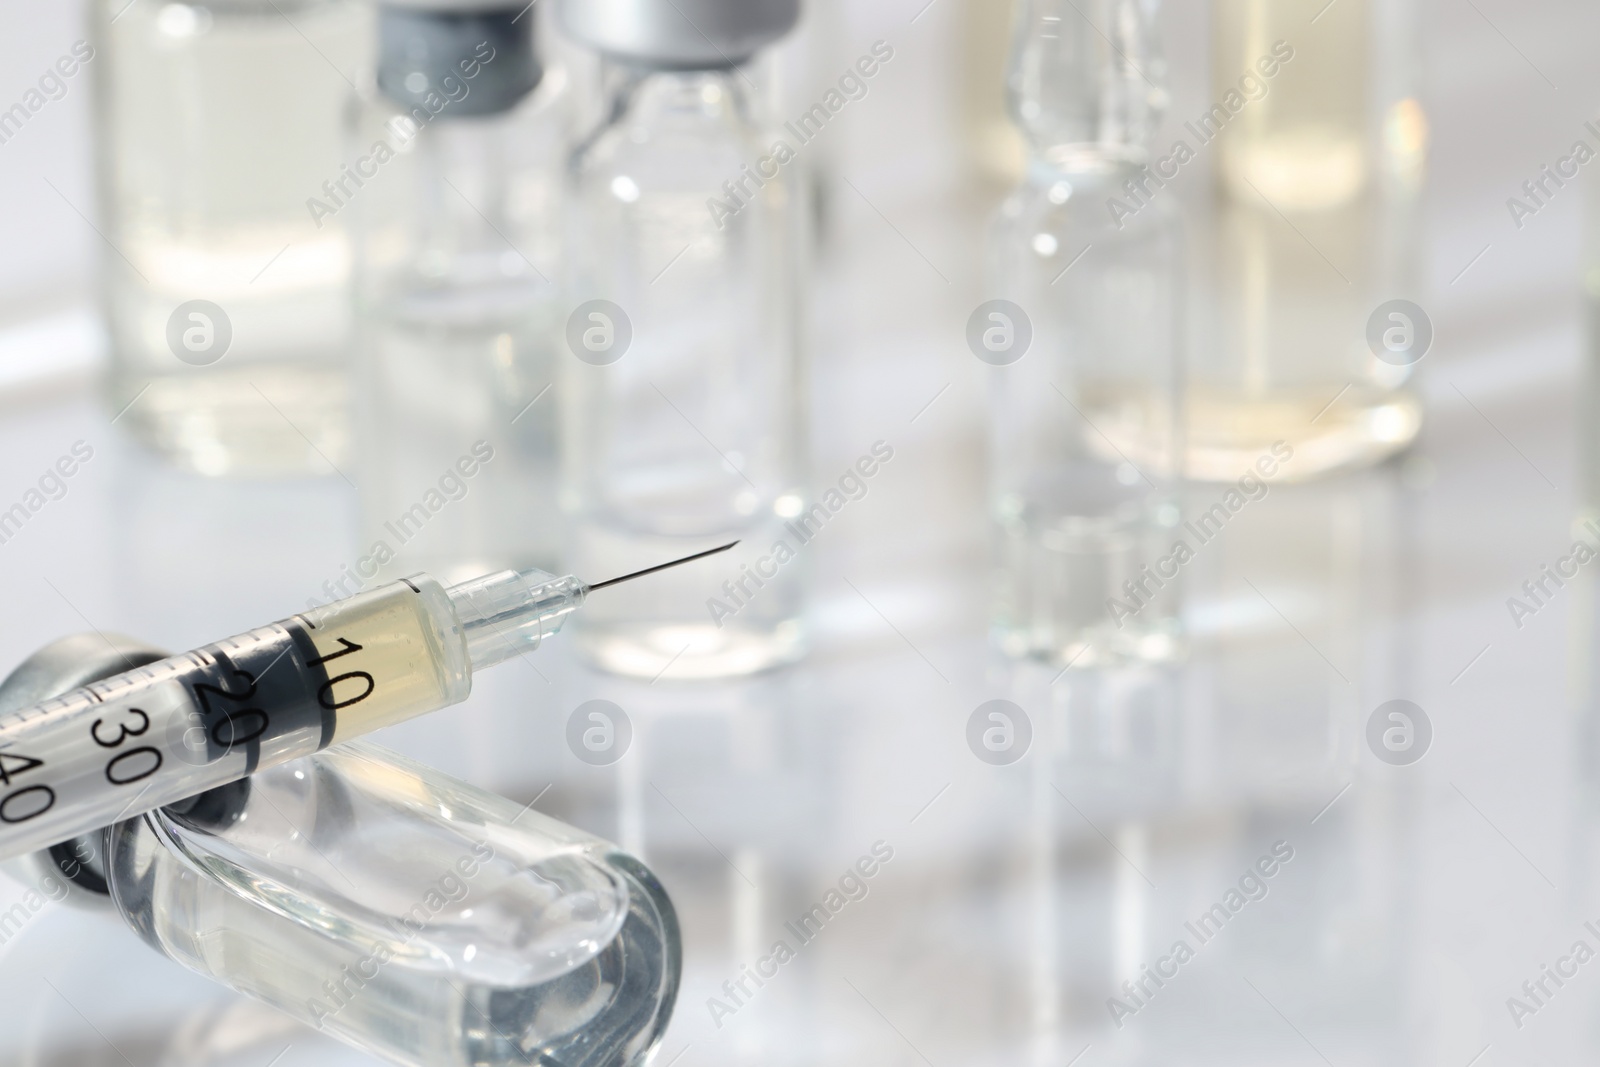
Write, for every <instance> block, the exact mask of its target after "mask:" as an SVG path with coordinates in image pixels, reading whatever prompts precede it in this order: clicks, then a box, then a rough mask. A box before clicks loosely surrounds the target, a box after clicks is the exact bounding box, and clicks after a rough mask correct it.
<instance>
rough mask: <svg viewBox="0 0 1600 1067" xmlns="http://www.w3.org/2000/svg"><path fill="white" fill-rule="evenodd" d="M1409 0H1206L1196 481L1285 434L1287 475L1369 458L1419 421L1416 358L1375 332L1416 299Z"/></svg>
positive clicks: (1415, 126) (1422, 145)
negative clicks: (1208, 200) (1206, 180)
mask: <svg viewBox="0 0 1600 1067" xmlns="http://www.w3.org/2000/svg"><path fill="white" fill-rule="evenodd" d="M1411 6H1412V5H1411V4H1410V3H1409V0H1397V2H1394V3H1389V2H1383V3H1379V2H1376V0H1357V2H1355V3H1342V2H1341V3H1339V4H1334V5H1332V6H1329V7H1327V8H1326V9H1325V10H1321V11H1320V12H1319V9H1320V8H1322V5H1321V4H1317V3H1311V2H1306V3H1299V2H1294V3H1267V2H1265V0H1214V3H1213V4H1212V16H1213V26H1212V33H1213V47H1212V96H1213V103H1214V106H1212V107H1211V108H1210V110H1209V111H1208V112H1206V114H1205V115H1198V116H1187V117H1186V118H1188V120H1189V121H1187V122H1186V123H1185V125H1184V127H1183V129H1182V130H1181V131H1180V133H1181V135H1182V136H1183V137H1184V139H1186V140H1187V141H1188V142H1189V143H1190V144H1192V145H1194V147H1195V148H1196V150H1197V151H1199V152H1209V153H1210V154H1211V156H1210V159H1209V161H1208V164H1209V166H1210V168H1211V170H1212V180H1213V182H1214V194H1215V203H1216V217H1215V219H1214V222H1213V225H1214V227H1215V234H1214V238H1213V242H1212V243H1213V245H1214V248H1213V250H1212V253H1211V255H1212V260H1213V263H1212V269H1211V270H1209V271H1208V272H1207V277H1208V278H1209V279H1210V281H1209V286H1208V288H1210V289H1211V290H1212V293H1213V296H1214V300H1213V301H1212V303H1214V304H1215V306H1216V308H1217V311H1216V314H1217V316H1218V317H1217V321H1216V322H1215V323H1214V324H1209V328H1208V329H1207V331H1206V333H1207V335H1208V337H1207V343H1206V344H1204V345H1201V346H1199V347H1200V351H1199V352H1198V353H1197V358H1196V359H1195V360H1194V361H1193V363H1192V381H1191V391H1190V399H1189V412H1188V424H1189V446H1188V447H1189V471H1190V474H1191V475H1193V476H1194V477H1196V478H1201V479H1207V480H1223V481H1225V480H1231V479H1234V478H1237V477H1238V476H1239V474H1240V473H1241V472H1242V471H1244V470H1246V469H1248V468H1249V467H1250V465H1251V464H1253V463H1254V462H1255V461H1256V460H1257V459H1258V458H1259V457H1260V456H1261V455H1262V454H1264V453H1265V452H1267V451H1268V450H1269V449H1270V448H1271V447H1272V445H1273V444H1274V443H1275V442H1278V441H1283V442H1285V443H1287V444H1288V445H1289V446H1290V448H1292V449H1293V451H1294V459H1293V460H1292V461H1291V462H1290V463H1289V464H1287V465H1286V467H1285V475H1286V476H1287V477H1291V478H1295V477H1306V476H1309V475H1314V474H1318V473H1322V472H1324V471H1330V470H1335V469H1339V468H1344V467H1350V466H1361V465H1365V464H1370V463H1373V462H1377V461H1378V460H1381V459H1382V458H1384V457H1385V456H1388V455H1391V454H1393V453H1394V452H1397V451H1399V450H1400V449H1403V448H1404V447H1406V446H1407V445H1408V444H1410V443H1411V441H1412V440H1414V439H1415V437H1416V435H1417V433H1418V432H1419V430H1420V428H1421V425H1422V409H1421V405H1420V403H1419V402H1418V400H1417V398H1416V396H1415V395H1414V393H1413V392H1412V390H1411V389H1410V388H1409V383H1410V381H1411V378H1412V376H1413V373H1414V368H1413V367H1412V366H1410V365H1395V364H1393V363H1391V362H1387V361H1385V360H1380V359H1379V358H1377V357H1376V356H1375V355H1374V353H1373V352H1372V350H1371V349H1370V347H1369V344H1368V340H1367V323H1368V319H1369V317H1370V316H1371V315H1372V314H1373V313H1374V312H1375V311H1376V310H1377V308H1378V307H1379V306H1380V305H1381V304H1383V303H1385V302H1387V301H1389V300H1393V299H1403V298H1408V297H1414V295H1415V294H1414V291H1413V290H1414V279H1415V277H1416V276H1417V272H1416V267H1415V264H1414V262H1413V259H1414V256H1415V252H1414V249H1415V246H1416V232H1415V225H1416V223H1415V215H1416V212H1415V202H1416V199H1417V195H1418V193H1419V192H1420V189H1421V184H1422V180H1423V177H1424V170H1425V161H1426V149H1427V123H1426V119H1425V117H1424V113H1423V111H1422V108H1421V106H1420V104H1419V103H1418V101H1417V99H1416V95H1415V92H1414V82H1415V80H1416V72H1415V69H1414V67H1415V62H1416V56H1415V48H1414V47H1413V46H1412V41H1411V37H1410V29H1411V23H1410V19H1411ZM1313 16H1314V17H1315V20H1316V21H1315V24H1314V25H1312V24H1311V19H1312V18H1313Z"/></svg>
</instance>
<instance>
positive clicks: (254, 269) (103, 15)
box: [89, 0, 369, 475]
mask: <svg viewBox="0 0 1600 1067" xmlns="http://www.w3.org/2000/svg"><path fill="white" fill-rule="evenodd" d="M93 11H94V14H93V19H94V40H95V44H96V50H97V56H96V58H95V60H94V62H93V63H91V64H89V65H90V66H91V67H92V68H93V72H94V75H95V78H96V83H97V90H96V91H97V123H98V127H97V134H96V143H97V145H98V148H99V159H98V168H99V198H100V225H101V228H102V230H103V235H104V237H105V238H106V242H107V244H108V245H109V248H108V249H107V250H106V253H105V255H104V256H103V257H102V271H101V274H102V278H101V286H102V304H103V309H104V314H105V318H106V322H107V326H108V329H109V332H110V339H111V367H110V375H109V378H108V388H109V400H110V403H111V406H112V408H113V409H114V410H115V411H117V412H120V413H121V414H120V417H119V420H118V421H119V422H121V423H123V424H124V425H126V426H127V427H129V429H130V430H131V431H132V432H133V433H134V434H136V435H137V436H138V437H140V438H141V439H143V440H144V441H146V442H147V443H149V444H150V445H152V446H153V447H154V448H156V449H157V450H158V451H160V452H162V453H164V454H166V455H167V456H169V457H171V458H172V459H174V460H176V461H177V462H178V463H180V464H182V465H184V466H186V467H189V468H192V469H194V470H197V471H200V472H202V473H205V474H213V475H222V474H244V475H287V474H298V473H314V474H329V473H331V470H330V466H329V465H330V464H334V465H338V464H340V463H342V462H343V460H344V457H345V455H346V453H347V452H348V449H349V427H348V413H347V404H348V388H347V381H346V374H347V371H348V364H347V360H348V349H349V340H350V322H349V319H350V315H349V276H350V249H349V244H348V241H347V239H346V234H345V229H344V226H343V222H344V220H343V219H342V218H331V219H325V220H320V221H319V220H318V219H317V218H316V217H315V215H314V214H312V213H311V212H310V211H308V207H307V198H308V197H312V196H315V195H318V191H319V190H320V189H321V187H322V183H323V182H325V181H327V180H329V179H330V178H335V177H337V176H338V170H339V163H340V142H341V120H340V115H341V112H342V105H343V102H344V100H345V96H346V94H347V92H348V86H347V84H346V78H347V77H348V76H353V75H354V73H355V72H357V71H359V70H360V69H361V67H362V65H363V64H364V63H365V55H366V52H365V49H366V44H367V37H368V36H369V34H368V32H367V30H366V23H367V16H366V15H364V14H363V9H362V6H361V5H360V4H358V3H354V2H352V0H294V2H283V3H277V4H274V3H271V2H268V0H208V2H205V3H193V4H190V3H158V4H128V3H125V2H124V0H97V2H96V3H95V4H94V6H93ZM329 57H333V60H330V58H329Z"/></svg>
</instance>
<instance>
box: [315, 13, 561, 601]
mask: <svg viewBox="0 0 1600 1067" xmlns="http://www.w3.org/2000/svg"><path fill="white" fill-rule="evenodd" d="M541 17H542V14H541V11H540V10H539V9H537V8H534V9H529V8H528V7H527V5H526V4H525V3H517V4H510V5H498V6H497V5H489V6H485V5H483V4H481V3H479V4H465V5H463V4H460V3H450V2H448V0H439V2H437V3H431V4H412V3H408V4H404V5H400V4H393V5H390V4H381V5H379V7H378V15H377V31H378V33H377V38H378V64H377V84H376V89H375V91H374V92H372V93H371V94H370V95H369V96H368V97H367V98H366V99H364V100H363V101H362V102H361V103H360V105H359V106H358V108H357V110H356V118H355V123H354V127H353V132H352V135H351V137H350V140H349V146H348V149H347V151H346V156H347V160H346V162H347V163H348V175H347V176H346V177H344V178H341V181H340V183H339V185H338V188H336V189H335V190H334V191H333V195H334V196H335V197H336V198H339V199H340V200H341V202H342V204H343V205H345V206H347V207H348V209H349V212H350V214H351V215H352V216H353V217H354V218H355V219H356V220H357V221H356V234H357V240H356V251H357V267H356V270H357V292H358V307H359V314H358V320H357V326H358V334H359V354H358V360H357V362H358V366H357V375H356V382H357V384H358V389H357V395H356V413H357V425H358V427H359V428H360V430H361V447H360V457H359V458H360V471H361V478H360V482H361V490H362V493H361V508H362V519H363V521H362V526H363V544H364V545H372V546H373V549H374V552H373V556H372V558H374V559H389V558H390V557H392V559H393V562H392V563H386V564H384V565H382V566H380V567H379V568H378V569H379V571H380V573H387V574H390V575H391V576H394V575H399V574H403V573H408V572H410V571H412V570H417V569H425V570H427V571H428V572H429V573H432V574H436V575H439V576H442V577H444V578H446V579H447V580H457V579H461V578H466V577H470V576H471V575H474V574H479V573H482V572H483V571H485V570H493V569H495V568H499V567H512V568H517V569H523V568H527V567H541V568H547V569H555V568H556V566H557V563H558V560H559V557H560V533H561V526H560V503H559V499H558V491H557V478H558V476H559V439H560V430H559V420H560V400H559V393H560V389H559V386H558V385H557V383H556V360H557V350H558V346H559V345H560V344H562V335H563V328H564V323H565V318H566V312H565V310H564V309H563V307H562V301H561V295H560V284H559V278H560V272H561V223H560V219H561V210H562V203H563V193H562V190H563V177H562V176H563V159H564V153H565V148H566V143H567V140H568V124H569V121H570V119H569V107H570V104H571V96H572V94H571V91H570V86H569V81H568V77H567V73H566V71H565V70H564V69H563V68H562V67H560V66H559V65H558V66H551V67H546V66H545V64H544V63H543V62H542V61H541V59H540V55H539V51H538V42H539V37H540V34H539V32H538V30H537V27H538V23H539V20H540V18H541ZM341 210H342V208H341ZM379 545H382V546H384V548H386V549H387V550H388V551H387V552H383V551H382V550H380V549H379V548H378V546H379Z"/></svg>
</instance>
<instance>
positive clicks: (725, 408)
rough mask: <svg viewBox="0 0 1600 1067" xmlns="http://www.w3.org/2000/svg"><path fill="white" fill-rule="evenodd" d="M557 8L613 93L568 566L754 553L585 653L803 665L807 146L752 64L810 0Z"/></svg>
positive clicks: (576, 201)
mask: <svg viewBox="0 0 1600 1067" xmlns="http://www.w3.org/2000/svg"><path fill="white" fill-rule="evenodd" d="M558 13H559V15H560V18H561V21H562V25H563V26H564V28H565V29H566V31H567V33H568V34H569V35H570V36H571V37H572V38H574V39H575V40H577V41H578V42H579V43H580V44H583V45H586V46H588V47H590V48H592V49H594V50H595V51H596V52H598V53H599V54H600V56H601V57H602V61H603V66H602V79H603V82H604V92H605V94H606V105H605V108H604V117H603V118H602V119H601V121H600V122H599V123H598V124H597V125H596V126H595V128H594V129H593V130H592V131H590V132H589V133H588V134H586V135H585V136H584V137H582V138H581V139H580V141H579V142H578V145H577V147H576V148H575V150H574V151H573V154H572V160H571V180H572V197H573V204H572V211H571V213H570V219H571V225H572V231H571V232H572V237H571V239H570V240H569V242H568V247H569V255H568V260H567V262H568V269H569V279H570V283H569V288H570V292H571V299H572V300H573V301H574V303H575V305H576V307H575V311H574V314H573V316H572V317H571V318H570V319H569V323H568V345H569V347H570V348H571V349H572V352H573V355H574V357H575V358H570V359H567V360H565V361H564V363H563V370H564V373H563V387H564V389H565V392H564V395H563V397H562V401H563V405H564V412H565V417H564V419H563V431H564V434H565V437H564V448H563V454H562V461H563V464H564V469H565V472H566V477H565V478H564V482H563V486H564V502H565V506H566V507H567V508H568V509H569V511H570V513H571V515H572V518H573V522H572V523H571V528H570V531H569V544H570V553H569V555H568V557H567V559H568V562H569V563H571V564H572V565H574V566H577V567H580V568H589V567H599V568H602V569H605V568H609V567H611V566H614V565H616V564H617V563H618V562H620V561H621V560H622V559H625V558H633V557H636V556H637V555H638V554H641V553H642V554H646V555H650V554H655V553H658V552H660V553H666V554H668V555H671V554H674V553H676V552H677V551H678V550H679V549H680V548H681V547H682V546H684V545H686V544H688V543H690V542H693V541H697V540H701V539H705V538H713V539H717V540H726V539H730V538H733V537H739V538H742V539H743V540H744V541H745V549H746V550H745V551H743V552H741V553H739V554H738V555H737V556H735V557H732V558H730V559H729V561H728V562H727V563H726V564H725V565H724V566H723V568H722V574H721V575H719V576H718V577H719V581H717V582H713V583H711V584H710V586H709V587H708V586H707V585H706V584H704V583H700V582H696V581H682V580H679V581H669V582H666V583H662V584H660V585H658V586H656V587H655V588H652V589H650V590H646V591H644V592H643V593H642V594H641V593H640V592H639V590H637V589H634V590H632V591H631V592H630V593H629V594H626V595H624V596H621V597H618V598H616V599H615V600H614V601H612V602H610V603H608V604H606V605H603V606H602V607H601V609H600V610H598V611H596V612H594V613H592V614H591V616H590V617H589V618H588V619H586V620H585V622H584V623H583V624H582V625H581V627H580V628H579V631H578V633H577V635H576V636H577V638H578V644H579V647H580V648H581V649H582V650H583V651H584V652H585V654H586V655H588V656H589V657H590V658H591V659H592V660H593V661H595V662H596V663H598V664H599V665H600V666H601V667H604V668H606V669H608V670H612V671H616V672H618V673H622V674H628V675H633V676H640V677H645V678H656V677H660V676H662V675H663V673H667V675H668V676H669V677H670V678H677V679H682V678H710V677H726V676H731V675H740V674H748V673H751V672H754V671H759V670H763V669H765V668H768V667H772V666H775V665H777V664H781V663H785V662H789V661H792V660H794V659H797V658H799V657H800V656H801V655H802V654H803V653H804V651H805V646H806V641H805V632H804V626H803V622H802V617H801V616H802V593H803V588H804V570H805V567H806V560H805V558H804V557H805V552H804V549H803V547H802V546H803V545H804V543H805V542H806V541H808V540H809V539H810V537H811V535H812V534H814V533H815V532H816V530H817V529H818V528H819V526H820V524H821V523H822V522H825V521H827V515H828V512H827V510H826V509H820V510H821V516H820V517H817V516H813V515H810V514H808V513H807V508H808V507H810V503H809V502H807V501H806V500H805V497H804V495H803V494H804V478H803V472H802V459H801V457H802V455H803V452H804V450H803V446H802V424H803V415H804V410H805V404H804V399H803V398H804V396H805V392H806V390H805V380H804V375H803V373H802V368H801V353H800V325H799V324H800V319H801V312H800V307H801V288H802V284H801V270H800V266H801V261H802V245H803V233H804V230H805V224H804V212H803V211H802V204H801V199H802V190H803V189H804V185H805V183H804V182H803V181H801V180H798V179H799V175H798V174H797V173H796V170H797V169H798V168H799V167H802V166H803V165H804V163H803V158H802V156H803V153H804V152H805V148H804V146H803V145H797V144H794V143H793V141H794V139H793V137H792V136H790V137H788V142H789V143H788V145H787V146H786V147H785V148H783V149H781V150H780V149H778V148H776V147H775V142H776V141H777V139H778V137H779V134H777V133H776V132H771V133H769V132H768V131H767V129H766V126H765V123H764V121H763V119H762V116H761V112H762V111H763V110H764V109H763V106H762V104H763V101H762V100H761V97H762V96H763V95H764V93H763V91H762V90H761V89H760V88H759V87H758V85H757V78H758V77H760V74H759V72H758V71H756V69H755V68H754V67H753V66H752V65H751V62H750V61H751V60H752V59H753V58H754V57H755V56H756V55H757V54H758V53H759V52H760V51H761V49H763V48H765V47H767V46H768V45H771V44H772V43H774V42H775V41H777V40H778V39H779V38H781V37H783V36H784V35H785V34H786V33H788V32H789V30H790V29H791V28H792V27H793V26H794V23H795V21H796V19H797V18H798V15H799V3H798V0H563V2H562V3H561V4H560V6H559V8H558ZM791 526H792V527H794V528H793V529H791V528H790V527H791ZM802 528H803V529H802ZM780 545H781V546H782V547H779V546H780ZM796 557H799V558H796ZM680 577H681V576H680ZM721 579H726V580H728V587H731V588H737V589H738V590H739V592H738V593H736V594H733V595H732V597H731V599H730V598H729V595H728V594H727V593H725V592H724V588H725V587H724V585H723V582H722V581H721Z"/></svg>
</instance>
